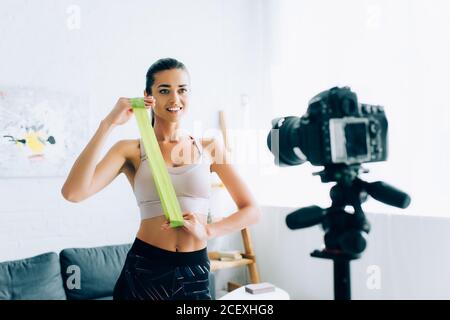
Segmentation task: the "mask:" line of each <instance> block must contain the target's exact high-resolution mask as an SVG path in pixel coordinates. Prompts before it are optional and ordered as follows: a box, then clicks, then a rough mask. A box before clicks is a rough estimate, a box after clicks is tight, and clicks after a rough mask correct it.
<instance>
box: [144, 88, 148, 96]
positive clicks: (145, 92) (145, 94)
mask: <svg viewBox="0 0 450 320" xmlns="http://www.w3.org/2000/svg"><path fill="white" fill-rule="evenodd" d="M147 95H148V94H147V90H145V89H144V97H146V96H147Z"/></svg>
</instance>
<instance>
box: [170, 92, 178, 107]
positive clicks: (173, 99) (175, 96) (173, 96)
mask: <svg viewBox="0 0 450 320" xmlns="http://www.w3.org/2000/svg"><path fill="white" fill-rule="evenodd" d="M170 102H171V103H177V104H178V103H180V95H179V94H178V93H177V92H173V93H172V94H171V95H170Z"/></svg>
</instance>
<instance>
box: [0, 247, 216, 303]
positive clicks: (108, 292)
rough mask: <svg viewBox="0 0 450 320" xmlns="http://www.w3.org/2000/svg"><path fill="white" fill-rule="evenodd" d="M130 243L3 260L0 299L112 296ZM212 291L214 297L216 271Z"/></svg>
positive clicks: (108, 298) (212, 276)
mask: <svg viewBox="0 0 450 320" xmlns="http://www.w3.org/2000/svg"><path fill="white" fill-rule="evenodd" d="M130 247H131V244H122V245H112V246H103V247H95V248H70V249H64V250H62V251H61V252H60V253H59V255H58V254H57V253H55V252H47V253H43V254H40V255H38V256H35V257H31V258H26V259H21V260H15V261H6V262H1V263H0V300H110V299H112V293H113V289H114V285H115V283H116V281H117V279H118V277H119V274H120V271H121V270H122V266H123V264H124V262H125V258H126V255H127V253H128V250H129V249H130ZM209 280H210V291H211V296H212V297H213V299H214V298H215V286H214V274H213V273H211V274H210V279H209Z"/></svg>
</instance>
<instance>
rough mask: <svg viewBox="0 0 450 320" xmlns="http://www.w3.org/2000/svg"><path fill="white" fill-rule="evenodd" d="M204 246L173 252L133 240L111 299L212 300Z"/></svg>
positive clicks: (208, 266) (207, 261)
mask: <svg viewBox="0 0 450 320" xmlns="http://www.w3.org/2000/svg"><path fill="white" fill-rule="evenodd" d="M209 272H210V263H209V259H208V254H207V250H206V248H204V249H201V250H198V251H192V252H173V251H168V250H164V249H161V248H158V247H155V246H152V245H151V244H148V243H146V242H144V241H142V240H139V239H138V238H136V239H135V241H134V243H133V245H132V247H131V249H130V251H129V252H128V254H127V258H126V260H125V265H124V267H123V269H122V272H121V274H120V276H119V279H118V280H117V283H116V285H115V287H114V294H113V299H114V300H211V295H210V292H209V277H208V276H209Z"/></svg>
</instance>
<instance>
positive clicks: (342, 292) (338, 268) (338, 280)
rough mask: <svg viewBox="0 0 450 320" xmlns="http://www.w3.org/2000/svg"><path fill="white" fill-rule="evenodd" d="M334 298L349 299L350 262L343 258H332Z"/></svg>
mask: <svg viewBox="0 0 450 320" xmlns="http://www.w3.org/2000/svg"><path fill="white" fill-rule="evenodd" d="M334 299H335V300H350V299H351V288H350V262H349V261H348V260H344V259H334Z"/></svg>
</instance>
